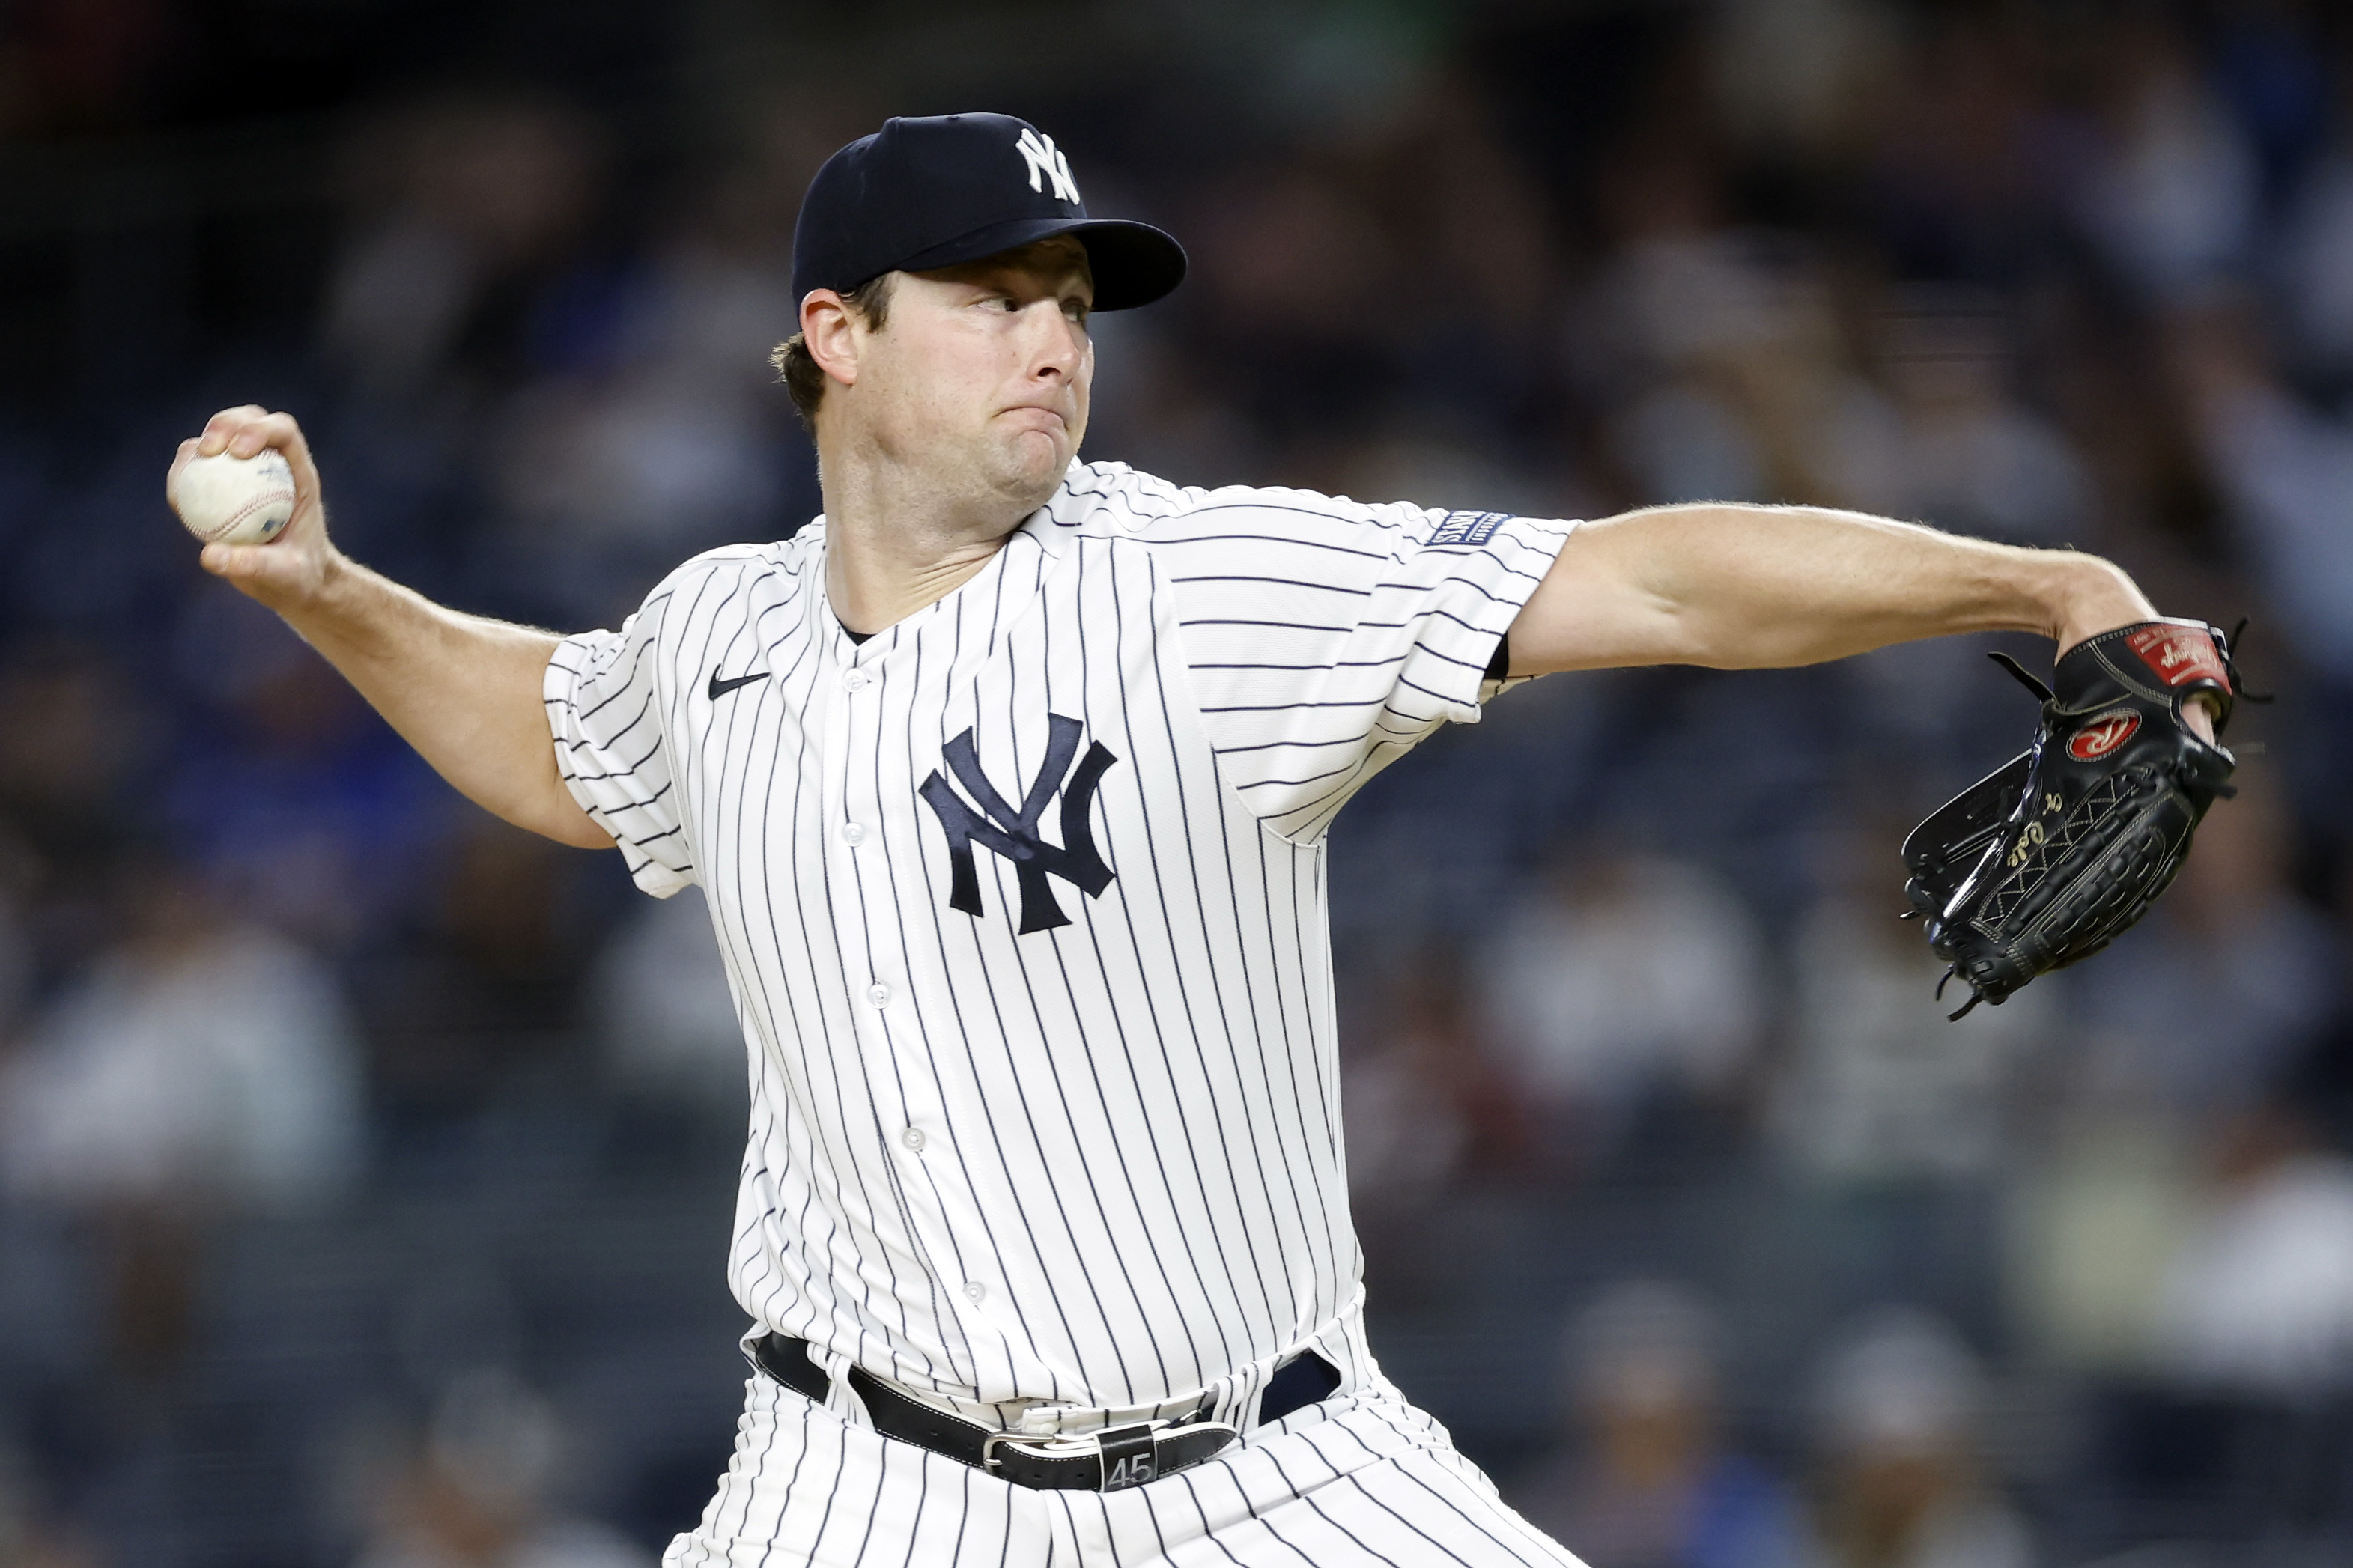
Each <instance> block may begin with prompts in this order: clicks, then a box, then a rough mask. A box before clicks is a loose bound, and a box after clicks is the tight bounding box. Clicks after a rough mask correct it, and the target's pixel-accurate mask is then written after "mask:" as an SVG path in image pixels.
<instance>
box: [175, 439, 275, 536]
mask: <svg viewBox="0 0 2353 1568" xmlns="http://www.w3.org/2000/svg"><path fill="white" fill-rule="evenodd" d="M171 501H172V510H174V511H176V512H178V513H179V514H180V521H182V522H183V523H185V524H186V525H187V530H188V531H189V532H190V533H193V534H195V536H196V537H197V538H198V539H201V540H203V541H204V542H206V544H211V543H215V542H219V543H222V544H267V543H269V542H270V541H271V540H273V539H275V538H277V537H278V531H279V530H280V529H281V528H284V527H285V526H286V520H287V519H288V518H290V517H291V516H293V515H294V473H293V470H292V469H290V468H288V467H287V466H286V458H285V456H284V455H283V454H282V453H279V452H261V453H259V454H257V455H255V456H253V457H250V458H238V457H233V456H231V455H230V454H228V453H227V452H221V453H217V454H216V455H215V456H213V457H209V458H189V459H188V463H187V466H186V467H185V468H182V469H181V470H180V471H179V473H178V474H177V475H175V476H174V478H173V479H172V494H171Z"/></svg>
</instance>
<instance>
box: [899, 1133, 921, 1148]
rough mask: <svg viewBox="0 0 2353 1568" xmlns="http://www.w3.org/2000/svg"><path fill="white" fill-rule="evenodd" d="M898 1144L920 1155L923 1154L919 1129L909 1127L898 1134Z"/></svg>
mask: <svg viewBox="0 0 2353 1568" xmlns="http://www.w3.org/2000/svg"><path fill="white" fill-rule="evenodd" d="M899 1142H902V1143H904V1144H905V1145H906V1146H907V1147H908V1148H910V1149H913V1151H915V1152H917V1153H918V1154H920V1153H922V1152H923V1129H922V1128H920V1127H910V1128H908V1129H907V1130H906V1131H904V1132H902V1133H900V1134H899Z"/></svg>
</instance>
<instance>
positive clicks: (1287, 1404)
mask: <svg viewBox="0 0 2353 1568" xmlns="http://www.w3.org/2000/svg"><path fill="white" fill-rule="evenodd" d="M751 1357H752V1364H753V1365H754V1366H756V1367H758V1368H759V1369H760V1370H761V1371H762V1372H764V1373H767V1374H768V1375H769V1376H770V1377H772V1378H775V1379H776V1381H777V1382H778V1383H781V1384H784V1385H785V1386H786V1388H789V1389H791V1390H792V1391H793V1392H794V1393H796V1394H807V1396H808V1397H809V1398H810V1399H812V1400H815V1401H816V1402H817V1403H818V1404H819V1405H822V1404H824V1403H825V1399H826V1395H827V1394H828V1392H830V1391H831V1389H832V1386H833V1384H832V1380H831V1379H830V1378H828V1377H827V1376H826V1374H825V1370H824V1369H823V1368H822V1367H820V1366H818V1364H817V1363H815V1362H813V1361H811V1360H810V1359H809V1353H808V1342H807V1341H806V1340H797V1339H793V1338H790V1337H789V1336H787V1335H785V1334H769V1335H767V1336H765V1338H762V1339H758V1340H754V1341H753V1342H752V1349H751ZM849 1386H850V1389H851V1391H852V1392H853V1393H855V1394H857V1395H858V1397H859V1398H860V1400H861V1401H863V1402H864V1403H865V1405H866V1414H867V1416H868V1417H869V1418H870V1419H871V1421H872V1422H873V1424H874V1430H876V1431H877V1432H880V1433H881V1434H882V1436H885V1437H896V1438H898V1439H899V1440H900V1441H901V1442H902V1443H913V1444H914V1445H916V1446H917V1447H923V1448H929V1449H930V1450H931V1451H932V1452H933V1453H934V1454H941V1455H944V1456H945V1457H946V1458H951V1459H956V1460H960V1461H962V1462H963V1463H965V1464H967V1465H970V1466H971V1467H972V1468H975V1469H976V1470H983V1471H986V1472H987V1473H988V1474H989V1475H992V1476H995V1477H997V1479H999V1480H1006V1481H1011V1482H1012V1483H1013V1484H1014V1485H1015V1486H1018V1487H1030V1488H1034V1489H1039V1490H1045V1491H1089V1492H1115V1491H1122V1490H1124V1489H1127V1488H1129V1487H1140V1486H1142V1485H1144V1484H1145V1482H1146V1481H1151V1480H1156V1479H1159V1478H1160V1477H1162V1476H1166V1475H1172V1474H1174V1473H1175V1472H1176V1471H1178V1470H1182V1469H1187V1468H1190V1467H1192V1466H1194V1465H1198V1464H1199V1463H1200V1462H1201V1461H1202V1460H1204V1459H1206V1458H1209V1457H1210V1456H1211V1455H1213V1454H1216V1453H1217V1452H1219V1450H1220V1449H1222V1448H1224V1447H1225V1446H1226V1445H1227V1444H1229V1443H1230V1442H1232V1441H1233V1440H1234V1439H1235V1437H1236V1436H1238V1435H1239V1434H1237V1433H1236V1431H1235V1430H1234V1428H1233V1427H1232V1426H1229V1425H1227V1424H1226V1423H1225V1422H1222V1421H1208V1420H1204V1419H1203V1416H1204V1415H1206V1413H1207V1406H1206V1405H1204V1407H1203V1409H1201V1410H1197V1411H1195V1412H1194V1413H1193V1414H1192V1415H1187V1416H1185V1417H1183V1418H1181V1419H1178V1420H1175V1421H1138V1422H1136V1423H1134V1425H1133V1426H1109V1427H1105V1428H1104V1429H1103V1430H1102V1431H1100V1432H1089V1433H1086V1434H1084V1435H1083V1436H1072V1437H1059V1436H1055V1437H1029V1436H1022V1435H1021V1434H1019V1433H1015V1432H997V1431H993V1430H991V1429H990V1428H988V1427H987V1426H981V1425H979V1424H978V1423H977V1422H972V1421H966V1420H965V1419H964V1418H963V1417H962V1416H958V1415H949V1414H948V1413H947V1412H946V1411H944V1410H936V1409H934V1408H933V1407H932V1406H931V1405H926V1404H924V1403H923V1401H922V1400H920V1399H911V1398H909V1397H908V1396H907V1395H906V1394H902V1393H900V1392H899V1391H898V1390H897V1389H895V1388H893V1387H892V1386H891V1385H890V1384H887V1383H884V1382H883V1381H882V1380H881V1378H879V1377H876V1376H875V1375H874V1374H873V1373H870V1372H868V1371H867V1370H866V1369H865V1368H864V1367H861V1366H853V1367H851V1368H850V1369H849ZM1339 1386H1340V1373H1339V1369H1338V1368H1336V1367H1335V1366H1334V1365H1333V1364H1332V1363H1330V1362H1328V1361H1325V1360H1324V1358H1323V1357H1322V1356H1320V1355H1317V1354H1316V1353H1315V1352H1314V1351H1302V1352H1299V1353H1298V1354H1297V1355H1295V1356H1293V1357H1292V1358H1291V1359H1290V1360H1289V1361H1286V1362H1284V1363H1282V1365H1281V1366H1278V1367H1276V1368H1275V1369H1274V1374H1273V1375H1272V1376H1271V1377H1269V1378H1268V1379H1267V1381H1266V1389H1265V1391H1264V1392H1263V1393H1262V1394H1260V1395H1259V1412H1258V1420H1259V1425H1260V1426H1265V1425H1267V1424H1268V1423H1269V1422H1273V1421H1280V1420H1282V1418H1283V1417H1284V1416H1286V1415H1291V1414H1293V1412H1295V1411H1298V1410H1302V1409H1303V1408H1305V1407H1306V1406H1308V1405H1313V1404H1314V1403H1316V1402H1317V1401H1318V1400H1320V1399H1323V1398H1324V1397H1325V1396H1326V1395H1328V1394H1331V1392H1332V1391H1333V1390H1334V1389H1335V1388H1337V1387H1339Z"/></svg>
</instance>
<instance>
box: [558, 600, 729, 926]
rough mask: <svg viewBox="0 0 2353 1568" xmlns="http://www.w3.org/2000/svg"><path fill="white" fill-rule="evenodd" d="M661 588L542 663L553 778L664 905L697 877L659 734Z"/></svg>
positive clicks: (664, 604) (566, 643) (564, 644)
mask: <svg viewBox="0 0 2353 1568" xmlns="http://www.w3.org/2000/svg"><path fill="white" fill-rule="evenodd" d="M666 587H667V585H665V589H659V590H657V591H656V592H655V595H654V596H653V597H652V598H650V599H649V600H647V602H646V605H645V606H644V607H643V608H642V609H640V610H638V613H637V614H636V615H633V616H630V617H629V618H628V620H626V621H624V622H622V623H621V629H620V630H619V631H617V632H607V631H596V632H583V633H581V634H580V635H579V636H577V637H566V638H565V639H564V640H563V641H562V642H560V643H558V644H557V645H556V647H555V653H554V657H553V658H550V659H549V660H548V661H547V678H546V683H545V696H546V699H547V723H548V728H549V729H550V730H551V731H554V740H555V766H556V771H557V772H558V773H562V774H563V776H564V784H565V788H567V789H569V790H570V791H571V792H572V798H573V799H574V800H576V801H578V802H579V803H580V809H581V810H583V811H585V812H586V813H587V814H588V815H589V816H592V817H594V818H595V819H596V823H597V825H598V826H601V827H603V828H604V829H605V831H606V832H607V833H609V834H611V835H612V836H613V842H614V843H615V844H616V845H617V846H618V847H620V851H621V858H622V859H623V860H624V861H626V862H627V863H628V868H629V875H630V877H631V878H633V879H635V880H636V882H637V884H638V887H640V888H642V889H645V890H646V891H647V892H649V893H651V894H652V895H653V896H654V897H656V898H658V899H666V898H668V897H670V895H671V894H672V893H675V892H677V891H678V890H679V889H681V888H683V887H685V886H687V885H688V884H689V883H691V882H692V881H694V880H695V875H694V861H693V858H692V856H691V853H690V852H689V850H688V847H687V839H686V829H685V824H684V822H683V820H682V819H681V815H680V810H679V799H678V791H677V789H676V788H675V787H674V786H673V784H672V780H671V775H670V752H669V749H668V746H667V744H666V737H665V736H664V734H663V730H662V704H661V694H660V691H659V680H658V677H659V666H660V658H661V627H662V618H663V611H664V610H665V609H666V608H667V607H668V605H669V603H670V595H669V593H668V592H667V591H666Z"/></svg>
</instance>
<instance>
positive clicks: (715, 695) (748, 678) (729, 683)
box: [711, 669, 768, 702]
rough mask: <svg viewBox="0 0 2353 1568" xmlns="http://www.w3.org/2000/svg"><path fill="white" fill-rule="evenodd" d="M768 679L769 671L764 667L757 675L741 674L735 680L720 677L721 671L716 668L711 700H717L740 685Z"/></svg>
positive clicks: (712, 676) (713, 671)
mask: <svg viewBox="0 0 2353 1568" xmlns="http://www.w3.org/2000/svg"><path fill="white" fill-rule="evenodd" d="M765 679H768V672H767V671H766V670H765V669H764V670H762V671H760V672H759V673H758V674H757V675H739V676H737V677H736V678H735V679H733V680H722V679H719V672H718V671H717V670H715V669H714V670H712V672H711V700H712V701H713V702H716V701H718V700H720V699H721V698H723V697H724V696H726V695H727V694H728V693H729V692H731V691H733V690H734V689H736V688H737V687H739V686H749V685H751V684H752V682H754V681H755V680H765Z"/></svg>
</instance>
